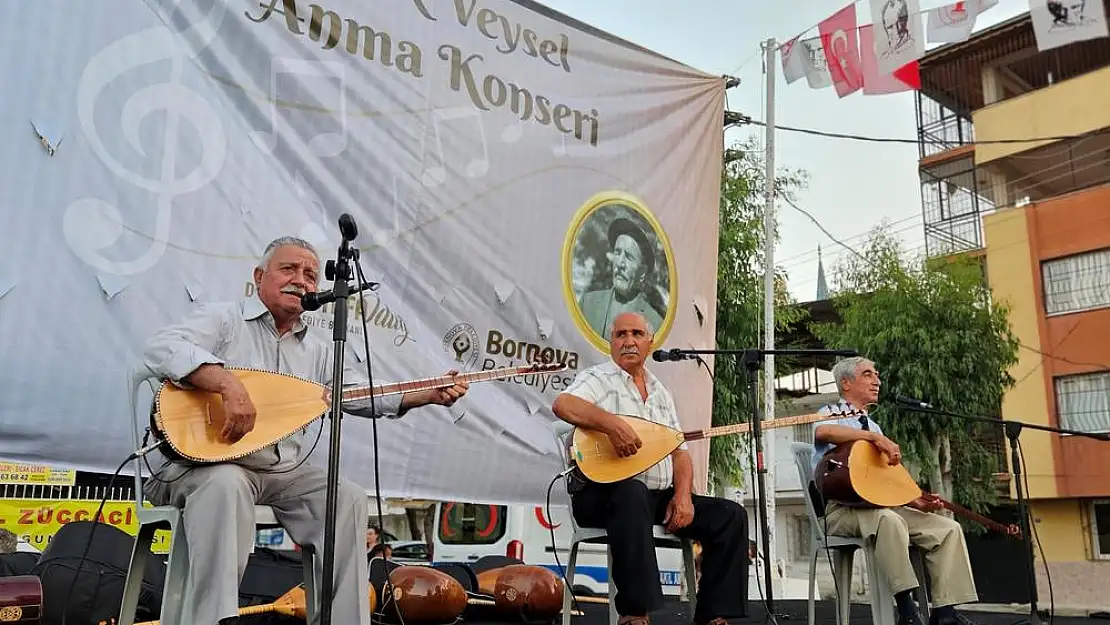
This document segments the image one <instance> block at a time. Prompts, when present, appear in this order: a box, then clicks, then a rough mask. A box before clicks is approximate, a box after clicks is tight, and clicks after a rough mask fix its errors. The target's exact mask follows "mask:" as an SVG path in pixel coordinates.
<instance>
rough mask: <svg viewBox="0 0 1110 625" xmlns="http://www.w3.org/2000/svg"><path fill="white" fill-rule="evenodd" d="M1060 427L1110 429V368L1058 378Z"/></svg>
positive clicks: (1081, 430) (1094, 430)
mask: <svg viewBox="0 0 1110 625" xmlns="http://www.w3.org/2000/svg"><path fill="white" fill-rule="evenodd" d="M1055 385H1056V411H1057V414H1058V415H1059V417H1060V427H1062V428H1064V429H1065V430H1077V431H1079V432H1110V372H1107V371H1100V372H1098V373H1084V374H1081V375H1069V376H1066V377H1060V378H1056V380H1055Z"/></svg>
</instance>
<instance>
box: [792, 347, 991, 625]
mask: <svg viewBox="0 0 1110 625" xmlns="http://www.w3.org/2000/svg"><path fill="white" fill-rule="evenodd" d="M832 373H833V378H834V379H835V380H836V386H837V389H838V390H839V392H840V403H839V405H838V406H835V407H833V406H824V407H822V408H821V410H820V411H819V412H821V413H823V414H830V415H831V414H832V413H834V412H839V413H844V412H863V413H864V414H863V415H861V416H858V417H856V416H852V417H846V418H841V419H830V420H829V421H823V422H821V423H819V424H818V425H817V427H816V428H815V429H814V432H813V438H814V442H815V446H814V448H815V449H814V463H815V465H814V468H816V463H817V462H818V461H819V460H820V458H821V456H822V455H824V454H826V453H828V452H829V451H830V450H831V449H833V448H834V447H836V446H837V445H841V444H846V443H851V442H853V441H868V442H870V443H872V444H873V445H875V447H877V448H878V450H879V451H881V452H882V453H883V454H885V455H886V457H887V459H888V461H889V462H890V463H891V464H899V463H901V462H902V451H901V449H899V447H898V445H897V444H895V443H894V441H892V440H890V439H889V438H887V437H886V436H883V430H882V428H881V427H879V424H878V423H876V422H875V421H874V420H873V419H871V417H870V416H868V415H867V414H866V412H867V408H868V407H869V406H872V405H874V404H875V403H877V402H878V400H879V386H880V384H881V382H880V380H879V372H878V371H877V370H876V369H875V363H873V362H871V361H870V360H867V359H866V358H859V357H856V358H847V359H844V360H842V361H840V362H838V363H837V364H836V365H835V366H834V367H833V370H832ZM940 507H941V504H940V503H939V502H938V501H937V500H936V497H935V496H934V495H925V496H923V497H921V498H919V499H917V500H915V501H913V502H910V504H909V505H907V506H901V507H898V508H870V509H868V508H852V507H848V506H845V505H843V504H841V503H839V502H836V501H828V502H826V507H825V519H826V521H827V524H828V525H827V529H826V531H827V532H828V533H829V534H830V535H833V536H847V537H861V536H865V537H867V538H869V539H871V540H872V541H874V544H875V559H876V562H877V564H878V567H877V568H878V569H879V573H880V574H881V575H883V576H884V577H885V578H886V580H887V583H889V584H890V588H891V590H892V591H893V592H894V598H895V600H896V602H897V605H898V625H924V619H922V617H921V613H920V612H919V611H918V607H917V604H916V602H915V601H914V598H913V591H914V589H915V588H917V587H918V583H919V581H918V579H917V576H916V575H915V574H914V571H913V567H912V565H911V563H910V551H909V550H910V545H914V546H916V547H919V548H921V549H923V550H924V551H925V562H926V568H927V569H928V571H929V578H930V582H931V593H930V594H931V596H932V603H933V606H934V607H933V610H932V612H931V613H930V622H931V623H932V625H970V621H969V620H968V619H967V618H966V617H965V616H963V615H962V614H960V613H958V612H956V610H955V606H957V605H960V604H964V603H973V602H975V601H978V596H977V594H976V592H975V580H974V578H973V577H972V573H971V563H970V560H969V558H968V554H967V544H966V543H965V542H964V534H963V529H962V528H961V527H960V524H959V523H957V522H956V521H953V520H951V519H949V518H947V517H943V516H940V515H938V514H932V512H934V511H936V510H938V509H940Z"/></svg>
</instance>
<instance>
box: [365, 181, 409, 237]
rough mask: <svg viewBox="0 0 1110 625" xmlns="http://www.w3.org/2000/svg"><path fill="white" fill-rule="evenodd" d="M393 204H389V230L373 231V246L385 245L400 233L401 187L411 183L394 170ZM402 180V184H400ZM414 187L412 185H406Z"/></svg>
mask: <svg viewBox="0 0 1110 625" xmlns="http://www.w3.org/2000/svg"><path fill="white" fill-rule="evenodd" d="M391 178H392V185H391V186H392V190H393V202H392V204H391V206H392V209H391V210H392V211H393V225H392V226H390V227H389V228H378V229H375V230H374V233H373V238H374V244H375V245H386V244H387V243H389V242H390V241H392V240H393V238H394V237H395V236H396V235H397V233H399V232H400V231H401V211H402V209H403V207H404V200H403V199H401V186H402V184H404V183H405V182H410V183H411V178H410V177H409V176H406V175H404V174H403V173H401V172H399V171H398V170H396V169H394V170H393V172H392V175H391ZM402 179H404V182H402ZM408 186H414V185H408Z"/></svg>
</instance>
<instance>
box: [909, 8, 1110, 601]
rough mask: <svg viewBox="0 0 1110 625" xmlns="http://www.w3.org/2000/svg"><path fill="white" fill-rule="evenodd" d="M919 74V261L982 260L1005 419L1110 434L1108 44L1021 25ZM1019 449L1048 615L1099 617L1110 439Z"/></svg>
mask: <svg viewBox="0 0 1110 625" xmlns="http://www.w3.org/2000/svg"><path fill="white" fill-rule="evenodd" d="M1107 6H1110V4H1108V5H1107ZM920 70H921V83H922V86H921V90H920V92H918V94H917V118H918V119H917V122H918V137H919V139H920V140H921V144H920V145H921V153H920V162H919V171H920V178H921V195H922V205H923V211H924V222H925V238H926V249H927V253H928V254H929V255H930V256H949V255H954V254H968V255H972V256H974V257H977V258H980V259H981V261H982V263H983V266H984V275H985V279H987V280H988V281H989V284H990V287H991V290H992V293H993V296H994V297H995V298H996V299H997V300H998V301H1001V302H1005V303H1006V304H1007V305H1008V306H1009V307H1010V309H1011V313H1010V319H1011V324H1012V327H1013V331H1014V332H1015V334H1016V335H1017V337H1018V339H1019V341H1020V342H1021V348H1020V353H1019V357H1020V360H1019V362H1018V363H1017V365H1016V366H1014V368H1013V370H1012V371H1011V374H1012V375H1013V377H1014V379H1015V380H1016V385H1015V386H1014V387H1013V389H1011V390H1010V391H1009V393H1008V394H1007V395H1006V397H1005V399H1004V401H1003V405H1002V406H1001V412H1002V417H1003V418H1005V419H1010V420H1015V421H1022V422H1026V423H1030V424H1038V425H1043V426H1049V427H1053V428H1065V429H1069V430H1074V431H1077V432H1088V433H1107V432H1110V39H1107V38H1102V39H1094V40H1090V41H1084V42H1079V43H1073V44H1071V45H1067V46H1064V47H1059V48H1055V49H1050V50H1046V51H1039V50H1038V47H1037V42H1036V37H1035V35H1034V31H1033V25H1032V22H1031V20H1030V17H1029V15H1028V14H1025V15H1022V16H1018V17H1016V18H1014V19H1011V20H1008V21H1006V22H1003V23H1000V24H997V25H995V26H992V27H990V28H987V29H984V30H982V31H980V32H978V33H976V34H975V35H974V36H972V37H971V38H970V39H968V40H967V41H964V42H961V43H957V44H951V45H947V46H944V47H942V48H938V49H936V50H933V51H931V52H929V53H928V54H927V55H926V57H924V58H923V59H921V61H920ZM1026 139H1037V140H1029V141H1026ZM1019 440H1020V442H1021V450H1022V457H1023V458H1024V460H1023V461H1022V464H1023V467H1022V469H1023V471H1024V473H1025V476H1024V477H1026V478H1027V479H1026V480H1023V482H1024V481H1027V486H1026V488H1027V493H1028V496H1029V499H1030V502H1031V512H1032V518H1033V521H1034V524H1035V525H1034V527H1035V538H1036V540H1037V542H1038V547H1037V549H1036V552H1037V553H1036V572H1037V588H1038V595H1039V600H1040V604H1041V606H1042V607H1048V603H1049V595H1048V592H1049V583H1048V582H1049V579H1048V576H1049V575H1050V576H1051V585H1052V591H1053V595H1054V596H1053V597H1052V598H1053V599H1054V600H1055V603H1056V605H1057V606H1059V605H1079V606H1106V605H1107V601H1108V600H1107V597H1110V442H1101V441H1097V440H1092V439H1089V438H1086V437H1083V436H1080V435H1059V434H1053V433H1046V432H1042V431H1038V430H1034V429H1029V428H1025V429H1024V430H1023V431H1022V433H1021V435H1020V437H1019ZM1006 457H1007V461H1009V454H1008V453H1007V454H1006ZM1009 469H1010V474H1009V475H1008V476H1004V477H1008V478H1009V487H1010V493H1011V496H1013V495H1014V479H1013V467H1012V466H1010V467H1009Z"/></svg>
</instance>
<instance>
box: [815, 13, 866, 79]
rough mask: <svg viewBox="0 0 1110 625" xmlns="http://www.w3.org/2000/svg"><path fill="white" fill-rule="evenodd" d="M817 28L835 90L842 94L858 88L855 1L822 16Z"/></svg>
mask: <svg viewBox="0 0 1110 625" xmlns="http://www.w3.org/2000/svg"><path fill="white" fill-rule="evenodd" d="M817 30H818V32H820V34H821V47H822V48H823V49H824V51H825V60H826V62H827V63H828V69H829V76H830V77H831V78H832V83H833V86H834V87H836V94H837V95H838V96H840V97H842V98H843V97H846V96H849V95H851V94H853V93H855V92H856V91H859V89H860V87H862V86H863V69H862V68H861V67H860V59H859V41H858V38H857V37H856V5H855V3H853V4H849V5H848V6H846V7H844V8H843V9H841V10H839V11H837V12H836V13H833V14H832V15H830V16H829V17H827V18H825V19H824V20H823V21H822V22H821V23H820V24H818V25H817Z"/></svg>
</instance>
